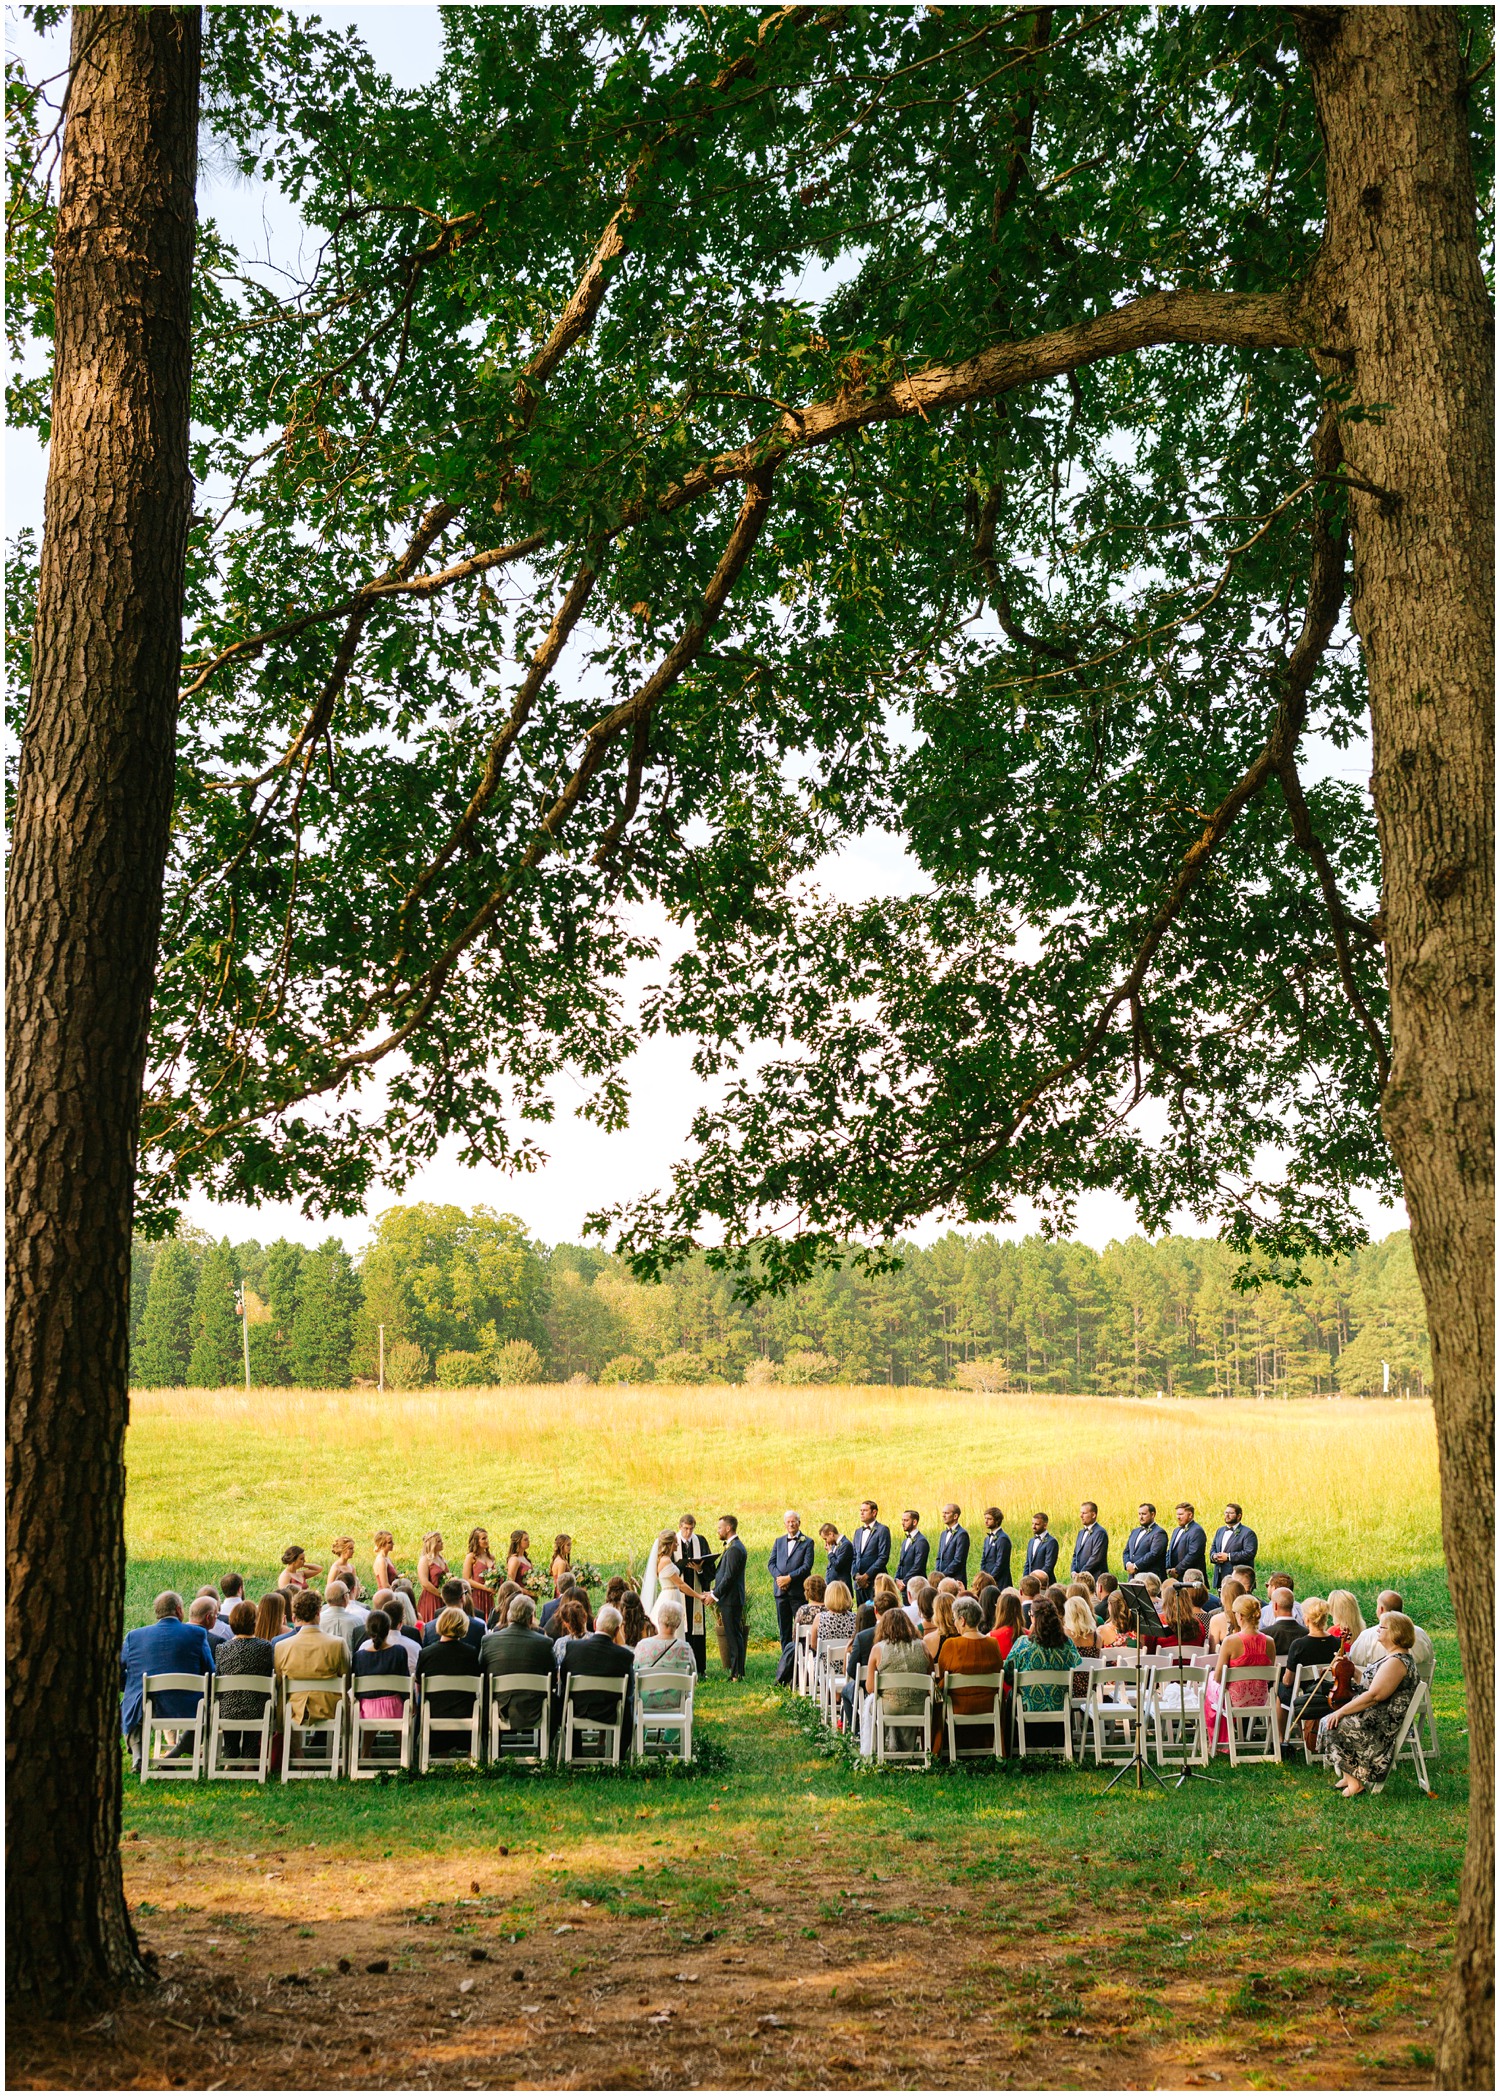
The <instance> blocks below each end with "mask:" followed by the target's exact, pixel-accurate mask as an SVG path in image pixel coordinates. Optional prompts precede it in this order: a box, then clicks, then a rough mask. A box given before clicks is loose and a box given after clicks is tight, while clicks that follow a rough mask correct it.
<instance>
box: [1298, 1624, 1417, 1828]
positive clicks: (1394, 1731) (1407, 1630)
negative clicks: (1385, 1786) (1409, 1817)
mask: <svg viewBox="0 0 1500 2096" xmlns="http://www.w3.org/2000/svg"><path fill="white" fill-rule="evenodd" d="M1416 1635H1417V1632H1416V1625H1415V1624H1414V1623H1413V1622H1412V1619H1411V1617H1410V1616H1403V1615H1399V1614H1397V1613H1396V1612H1395V1611H1394V1610H1393V1611H1392V1612H1391V1614H1390V1615H1386V1616H1382V1617H1381V1619H1380V1642H1381V1645H1382V1646H1383V1647H1384V1652H1383V1656H1382V1657H1381V1658H1379V1659H1372V1660H1371V1662H1370V1664H1369V1665H1368V1666H1367V1667H1366V1668H1365V1670H1364V1673H1363V1674H1362V1675H1361V1677H1360V1680H1361V1687H1360V1693H1359V1694H1358V1695H1357V1696H1356V1697H1355V1698H1354V1700H1353V1702H1351V1703H1346V1704H1345V1705H1344V1707H1343V1709H1342V1710H1335V1711H1333V1712H1332V1713H1331V1714H1330V1715H1329V1716H1328V1717H1326V1718H1324V1720H1323V1722H1322V1724H1321V1726H1320V1727H1319V1729H1318V1738H1319V1743H1320V1745H1322V1747H1323V1748H1324V1749H1325V1751H1326V1752H1327V1754H1328V1757H1329V1759H1330V1760H1331V1761H1332V1763H1333V1765H1334V1767H1335V1768H1336V1769H1337V1770H1338V1774H1339V1781H1338V1785H1337V1788H1338V1790H1339V1791H1340V1792H1341V1793H1342V1795H1343V1796H1344V1797H1346V1798H1357V1797H1358V1796H1359V1795H1360V1793H1361V1791H1365V1790H1368V1789H1369V1788H1370V1787H1371V1785H1372V1784H1375V1783H1383V1782H1384V1781H1385V1779H1386V1777H1387V1776H1388V1775H1389V1774H1390V1772H1391V1764H1392V1763H1393V1762H1394V1760H1395V1758H1396V1740H1397V1738H1398V1736H1399V1734H1400V1731H1401V1726H1402V1722H1403V1720H1404V1719H1405V1717H1406V1713H1407V1711H1408V1709H1409V1708H1410V1706H1411V1699H1412V1697H1413V1696H1414V1695H1415V1694H1416V1692H1417V1663H1416V1661H1415V1660H1414V1659H1413V1658H1412V1656H1411V1648H1412V1646H1413V1645H1414V1644H1415V1642H1416Z"/></svg>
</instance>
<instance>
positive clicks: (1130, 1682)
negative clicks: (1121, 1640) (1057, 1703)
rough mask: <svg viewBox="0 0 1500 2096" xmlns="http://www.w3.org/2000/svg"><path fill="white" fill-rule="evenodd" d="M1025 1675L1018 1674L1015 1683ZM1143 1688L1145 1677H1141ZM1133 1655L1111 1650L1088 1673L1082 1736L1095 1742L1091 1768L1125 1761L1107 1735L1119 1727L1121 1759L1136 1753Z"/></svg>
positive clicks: (1126, 1650) (1127, 1651) (1132, 1652)
mask: <svg viewBox="0 0 1500 2096" xmlns="http://www.w3.org/2000/svg"><path fill="white" fill-rule="evenodd" d="M1025 1678H1026V1677H1025V1676H1024V1675H1017V1677H1016V1679H1017V1681H1018V1682H1020V1681H1022V1680H1024V1679H1025ZM1143 1686H1144V1677H1143ZM1136 1723H1137V1719H1136V1708H1135V1653H1134V1651H1132V1650H1130V1649H1129V1648H1128V1647H1114V1648H1112V1649H1111V1650H1110V1651H1108V1652H1105V1653H1102V1654H1101V1655H1100V1664H1099V1665H1098V1666H1096V1667H1094V1668H1092V1669H1091V1670H1090V1671H1089V1678H1088V1695H1087V1699H1086V1701H1085V1704H1084V1725H1083V1730H1084V1735H1085V1737H1090V1736H1091V1737H1092V1739H1093V1742H1094V1766H1095V1768H1099V1767H1101V1766H1102V1765H1103V1764H1104V1762H1106V1761H1115V1760H1119V1759H1121V1758H1124V1757H1122V1756H1120V1755H1115V1754H1112V1753H1111V1752H1110V1751H1109V1749H1110V1747H1111V1745H1112V1744H1113V1742H1112V1740H1111V1738H1110V1734H1111V1733H1112V1732H1113V1731H1114V1730H1115V1729H1116V1728H1118V1729H1119V1731H1120V1733H1121V1735H1122V1737H1121V1742H1120V1744H1121V1745H1122V1747H1123V1748H1124V1756H1125V1757H1128V1756H1129V1755H1131V1754H1133V1753H1134V1752H1135V1728H1136Z"/></svg>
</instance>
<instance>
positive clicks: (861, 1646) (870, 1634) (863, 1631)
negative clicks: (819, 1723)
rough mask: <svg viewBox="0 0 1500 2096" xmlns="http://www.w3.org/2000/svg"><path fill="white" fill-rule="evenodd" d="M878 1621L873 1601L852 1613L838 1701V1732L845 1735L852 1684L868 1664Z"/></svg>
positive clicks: (850, 1713) (850, 1721) (850, 1724)
mask: <svg viewBox="0 0 1500 2096" xmlns="http://www.w3.org/2000/svg"><path fill="white" fill-rule="evenodd" d="M901 1613H902V1614H903V1615H907V1616H909V1615H910V1613H911V1611H910V1610H909V1609H903V1610H902V1611H901ZM879 1620H880V1619H879V1617H878V1616H877V1615H876V1613H875V1604H874V1602H873V1601H861V1603H860V1604H859V1607H858V1608H857V1609H856V1610H855V1611H854V1639H853V1642H852V1643H851V1645H850V1647H849V1650H848V1651H847V1652H846V1653H845V1654H844V1673H843V1680H842V1682H841V1684H840V1687H839V1701H840V1703H841V1704H842V1705H843V1715H842V1717H841V1718H840V1720H839V1730H840V1731H841V1732H844V1733H846V1734H847V1733H848V1732H849V1731H850V1730H851V1728H852V1727H853V1724H854V1684H855V1682H856V1681H857V1680H858V1679H859V1670H860V1668H861V1667H863V1666H867V1665H868V1664H869V1659H870V1648H871V1647H872V1646H873V1644H874V1643H875V1625H876V1624H877V1622H878V1621H879Z"/></svg>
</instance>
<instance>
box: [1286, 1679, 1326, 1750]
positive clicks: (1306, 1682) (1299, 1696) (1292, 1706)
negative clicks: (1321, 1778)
mask: <svg viewBox="0 0 1500 2096" xmlns="http://www.w3.org/2000/svg"><path fill="white" fill-rule="evenodd" d="M1285 1671H1286V1669H1285V1668H1283V1669H1282V1672H1283V1673H1285ZM1332 1671H1333V1662H1332V1660H1328V1661H1326V1662H1325V1663H1324V1664H1323V1665H1321V1666H1320V1665H1319V1664H1318V1662H1317V1661H1316V1660H1298V1662H1297V1664H1296V1666H1295V1667H1294V1668H1293V1670H1292V1693H1291V1698H1290V1700H1289V1702H1288V1703H1287V1706H1286V1711H1285V1713H1284V1715H1283V1718H1282V1726H1281V1736H1282V1739H1283V1740H1284V1741H1285V1743H1286V1745H1287V1746H1289V1747H1292V1748H1296V1747H1300V1748H1301V1749H1302V1759H1303V1763H1304V1765H1306V1764H1307V1763H1309V1762H1312V1761H1324V1762H1326V1760H1327V1758H1328V1757H1327V1755H1326V1754H1322V1753H1320V1752H1319V1751H1318V1749H1317V1748H1316V1747H1315V1746H1314V1747H1310V1746H1309V1745H1308V1744H1307V1741H1306V1740H1305V1739H1304V1738H1303V1736H1302V1721H1303V1717H1304V1715H1305V1713H1306V1711H1307V1709H1308V1706H1309V1705H1310V1704H1312V1703H1314V1702H1316V1700H1317V1698H1318V1696H1319V1694H1320V1693H1321V1692H1322V1691H1323V1690H1324V1689H1325V1688H1326V1687H1327V1686H1328V1677H1329V1675H1330V1674H1331V1673H1332Z"/></svg>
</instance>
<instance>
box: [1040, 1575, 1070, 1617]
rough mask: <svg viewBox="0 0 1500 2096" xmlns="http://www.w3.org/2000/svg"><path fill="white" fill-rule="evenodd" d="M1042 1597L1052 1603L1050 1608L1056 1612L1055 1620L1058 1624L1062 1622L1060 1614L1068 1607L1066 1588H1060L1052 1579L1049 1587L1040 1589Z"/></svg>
mask: <svg viewBox="0 0 1500 2096" xmlns="http://www.w3.org/2000/svg"><path fill="white" fill-rule="evenodd" d="M1042 1597H1043V1599H1044V1600H1047V1601H1050V1602H1051V1603H1052V1606H1053V1607H1054V1608H1055V1609H1056V1610H1057V1620H1058V1621H1059V1623H1060V1622H1061V1621H1062V1612H1063V1610H1064V1609H1065V1608H1066V1607H1067V1605H1068V1590H1067V1588H1066V1587H1060V1586H1059V1585H1058V1583H1057V1581H1056V1580H1055V1579H1054V1580H1053V1581H1052V1583H1051V1585H1050V1586H1046V1587H1044V1588H1043V1589H1042Z"/></svg>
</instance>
